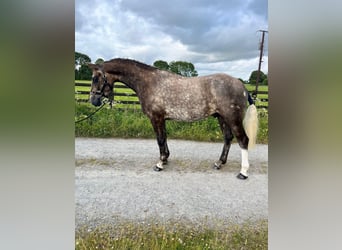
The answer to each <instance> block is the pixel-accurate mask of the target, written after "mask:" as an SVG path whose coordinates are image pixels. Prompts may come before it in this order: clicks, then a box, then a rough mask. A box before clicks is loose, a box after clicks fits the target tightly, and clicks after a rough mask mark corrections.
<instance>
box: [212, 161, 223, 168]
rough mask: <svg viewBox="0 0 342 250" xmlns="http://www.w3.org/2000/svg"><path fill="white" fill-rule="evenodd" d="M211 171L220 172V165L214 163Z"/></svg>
mask: <svg viewBox="0 0 342 250" xmlns="http://www.w3.org/2000/svg"><path fill="white" fill-rule="evenodd" d="M213 169H216V170H220V169H221V165H219V164H217V163H216V162H215V163H214V166H213Z"/></svg>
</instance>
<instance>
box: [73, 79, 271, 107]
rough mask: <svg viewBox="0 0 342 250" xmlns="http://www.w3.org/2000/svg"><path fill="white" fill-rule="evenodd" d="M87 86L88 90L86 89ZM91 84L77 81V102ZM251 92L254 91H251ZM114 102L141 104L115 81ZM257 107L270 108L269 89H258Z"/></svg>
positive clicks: (83, 98) (86, 96)
mask: <svg viewBox="0 0 342 250" xmlns="http://www.w3.org/2000/svg"><path fill="white" fill-rule="evenodd" d="M85 87H87V88H88V89H87V90H84V89H85ZM89 92H90V84H89V83H84V82H77V81H75V101H76V102H77V103H85V102H88V101H89ZM249 92H250V93H251V94H252V93H253V91H249ZM114 102H115V104H119V105H120V106H121V105H125V107H127V108H138V106H139V105H140V103H139V99H138V97H137V95H136V93H135V92H134V91H133V90H132V89H130V88H128V87H127V86H126V85H123V84H120V83H115V87H114ZM256 107H257V108H265V109H268V91H258V93H257V100H256Z"/></svg>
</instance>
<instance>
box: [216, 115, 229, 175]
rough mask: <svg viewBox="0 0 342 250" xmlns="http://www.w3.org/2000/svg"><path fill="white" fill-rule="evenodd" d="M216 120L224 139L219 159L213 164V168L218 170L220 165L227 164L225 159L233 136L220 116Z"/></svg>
mask: <svg viewBox="0 0 342 250" xmlns="http://www.w3.org/2000/svg"><path fill="white" fill-rule="evenodd" d="M217 119H218V121H219V124H220V128H221V131H222V134H223V137H224V144H223V149H222V153H221V156H220V159H219V160H218V161H217V162H215V163H214V168H215V169H220V168H221V166H222V164H225V163H226V162H227V157H228V153H229V149H230V145H231V141H232V139H233V134H232V131H231V129H230V127H229V126H228V124H227V123H226V122H225V121H224V119H223V117H222V116H218V117H217Z"/></svg>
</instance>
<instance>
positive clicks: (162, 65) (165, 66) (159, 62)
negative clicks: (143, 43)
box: [153, 60, 170, 70]
mask: <svg viewBox="0 0 342 250" xmlns="http://www.w3.org/2000/svg"><path fill="white" fill-rule="evenodd" d="M153 66H154V67H156V68H158V69H161V70H170V66H169V64H168V63H167V62H165V61H162V60H157V61H155V62H154V63H153Z"/></svg>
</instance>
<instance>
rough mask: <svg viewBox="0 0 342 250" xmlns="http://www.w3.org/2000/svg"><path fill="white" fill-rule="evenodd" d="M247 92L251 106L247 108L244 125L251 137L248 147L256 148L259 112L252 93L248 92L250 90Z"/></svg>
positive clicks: (249, 137)
mask: <svg viewBox="0 0 342 250" xmlns="http://www.w3.org/2000/svg"><path fill="white" fill-rule="evenodd" d="M246 92H247V95H248V103H249V106H248V108H247V111H246V114H245V117H244V119H243V127H244V129H245V132H246V134H247V136H248V139H249V141H248V149H252V148H254V146H255V143H256V137H257V133H258V124H259V120H258V112H257V109H256V107H255V104H254V101H253V99H252V97H251V95H250V94H249V93H248V91H246Z"/></svg>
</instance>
